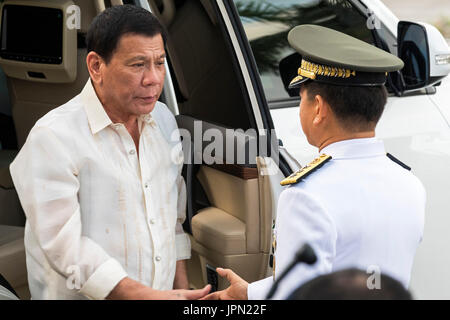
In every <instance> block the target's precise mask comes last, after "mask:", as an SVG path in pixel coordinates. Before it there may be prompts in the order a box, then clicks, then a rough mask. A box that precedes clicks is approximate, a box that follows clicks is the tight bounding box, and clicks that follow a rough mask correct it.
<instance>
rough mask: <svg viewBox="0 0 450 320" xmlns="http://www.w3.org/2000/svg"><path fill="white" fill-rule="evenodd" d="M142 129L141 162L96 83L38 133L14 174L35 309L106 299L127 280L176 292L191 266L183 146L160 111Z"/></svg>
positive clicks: (43, 121) (29, 141) (35, 129)
mask: <svg viewBox="0 0 450 320" xmlns="http://www.w3.org/2000/svg"><path fill="white" fill-rule="evenodd" d="M138 123H139V130H140V133H141V135H140V140H139V153H138V150H136V147H135V144H134V141H133V139H132V137H131V136H130V134H129V133H128V131H127V129H126V128H125V126H124V125H123V124H113V123H112V122H111V120H110V118H109V117H108V115H107V114H106V112H105V110H104V108H103V106H102V104H101V102H100V101H99V99H98V97H97V95H96V93H95V90H94V88H93V86H92V84H91V81H90V80H88V82H87V84H86V86H85V87H84V89H83V91H82V92H81V93H80V94H79V95H78V96H76V97H74V98H73V99H72V100H70V101H69V102H67V103H66V104H64V105H62V106H60V107H58V108H56V109H54V110H52V111H51V112H49V113H48V114H46V115H45V116H44V117H42V118H41V119H40V120H39V121H38V122H37V123H36V124H35V126H34V127H33V128H32V130H31V132H30V134H29V135H28V138H27V141H26V143H25V144H24V146H23V147H22V149H21V151H20V152H19V154H18V156H17V157H16V159H15V160H14V162H13V163H12V164H11V166H10V171H11V176H12V178H13V181H14V185H15V187H16V190H17V192H18V194H19V198H20V201H21V204H22V207H23V209H24V211H25V214H26V217H27V221H26V226H25V249H26V262H27V269H28V281H29V287H30V292H31V295H32V298H33V299H83V298H86V297H88V298H90V299H103V298H105V297H106V296H107V295H108V294H109V293H110V291H111V290H112V289H113V288H114V287H115V286H116V285H117V283H118V282H119V281H120V280H122V279H123V278H124V277H126V276H128V277H130V278H132V279H134V280H136V281H139V282H141V283H142V284H144V285H148V286H151V287H152V288H154V289H158V290H170V289H172V287H173V281H174V277H175V269H176V261H177V260H182V259H189V258H190V242H189V238H188V236H187V235H186V234H185V233H184V232H183V229H182V226H181V223H182V222H183V221H184V219H185V203H186V191H185V185H184V180H183V178H182V177H181V175H180V173H181V168H182V162H183V155H182V149H181V143H180V141H179V134H178V129H177V125H176V122H175V118H174V117H173V115H172V114H171V113H170V111H169V110H168V109H167V107H166V106H165V105H164V104H162V103H160V102H157V104H156V106H155V108H154V110H153V111H152V112H151V113H150V114H148V115H142V116H140V117H139V119H138Z"/></svg>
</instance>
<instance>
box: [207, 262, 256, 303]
mask: <svg viewBox="0 0 450 320" xmlns="http://www.w3.org/2000/svg"><path fill="white" fill-rule="evenodd" d="M216 271H217V273H218V274H219V275H220V276H221V277H222V278H223V277H226V278H227V280H228V282H230V286H229V287H228V288H226V289H225V290H222V291H216V292H213V293H210V294H208V295H207V296H206V297H204V298H202V299H201V300H247V299H248V297H247V288H248V282H247V281H245V280H244V279H242V278H241V277H239V276H238V275H237V274H236V273H234V272H233V271H231V270H230V269H222V268H217V269H216Z"/></svg>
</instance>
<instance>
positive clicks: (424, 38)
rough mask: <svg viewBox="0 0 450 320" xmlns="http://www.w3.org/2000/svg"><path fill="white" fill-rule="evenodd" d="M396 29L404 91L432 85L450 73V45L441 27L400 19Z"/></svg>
mask: <svg viewBox="0 0 450 320" xmlns="http://www.w3.org/2000/svg"><path fill="white" fill-rule="evenodd" d="M397 29H398V30H397V31H398V33H397V36H398V38H397V45H398V56H399V58H400V59H402V60H403V62H404V63H405V66H404V67H403V69H402V70H401V75H402V79H403V80H402V81H401V83H402V85H401V86H402V91H403V92H406V91H414V90H419V89H422V88H425V87H429V86H431V85H433V84H436V83H437V82H439V81H441V80H442V79H443V78H445V77H446V76H447V75H448V74H449V73H450V48H449V46H448V44H447V42H446V40H445V39H444V37H443V36H442V34H441V33H440V32H439V30H437V29H436V28H435V27H433V26H432V25H430V24H427V23H415V22H409V21H400V22H399V23H398V28H397Z"/></svg>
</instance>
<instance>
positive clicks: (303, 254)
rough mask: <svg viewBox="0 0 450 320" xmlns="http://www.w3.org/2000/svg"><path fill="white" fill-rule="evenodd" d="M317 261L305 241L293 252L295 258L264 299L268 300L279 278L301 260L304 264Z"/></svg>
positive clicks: (282, 276)
mask: <svg viewBox="0 0 450 320" xmlns="http://www.w3.org/2000/svg"><path fill="white" fill-rule="evenodd" d="M316 261H317V257H316V254H315V253H314V250H313V248H311V246H310V245H309V244H307V243H305V244H304V245H303V246H302V247H301V248H300V249H299V250H298V251H297V253H296V254H295V258H294V259H293V260H292V261H291V263H290V264H289V265H288V267H287V268H286V269H285V270H284V271H283V273H281V275H280V277H279V278H278V279H277V280H276V281H275V282H274V284H273V285H272V288H270V291H269V293H268V294H267V297H266V300H269V299H271V298H272V297H273V295H274V294H275V292H276V291H277V289H278V285H279V284H280V282H281V280H283V278H284V277H286V275H287V274H288V273H289V272H290V271H291V270H292V269H293V268H294V267H295V265H296V264H297V263H300V262H303V263H306V264H309V265H311V264H314V263H315V262H316Z"/></svg>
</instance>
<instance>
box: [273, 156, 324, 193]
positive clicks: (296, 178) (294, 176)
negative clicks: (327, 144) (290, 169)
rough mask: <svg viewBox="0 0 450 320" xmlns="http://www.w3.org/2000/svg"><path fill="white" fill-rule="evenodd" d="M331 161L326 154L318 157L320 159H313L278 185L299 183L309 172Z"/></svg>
mask: <svg viewBox="0 0 450 320" xmlns="http://www.w3.org/2000/svg"><path fill="white" fill-rule="evenodd" d="M330 159H331V156H328V155H326V154H322V155H320V157H318V158H316V159H314V160H313V161H312V162H311V163H309V164H308V165H306V166H304V167H303V168H301V169H300V170H299V171H297V172H295V173H293V174H291V175H290V176H289V177H287V178H286V179H284V180H282V181H281V182H280V184H281V185H282V186H287V185H290V184H295V183H297V182H299V181H300V180H301V179H303V178H305V177H306V176H307V175H309V174H310V173H311V172H314V171H315V170H317V169H319V168H320V167H321V166H323V165H324V164H325V163H326V162H327V161H328V160H330Z"/></svg>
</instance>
